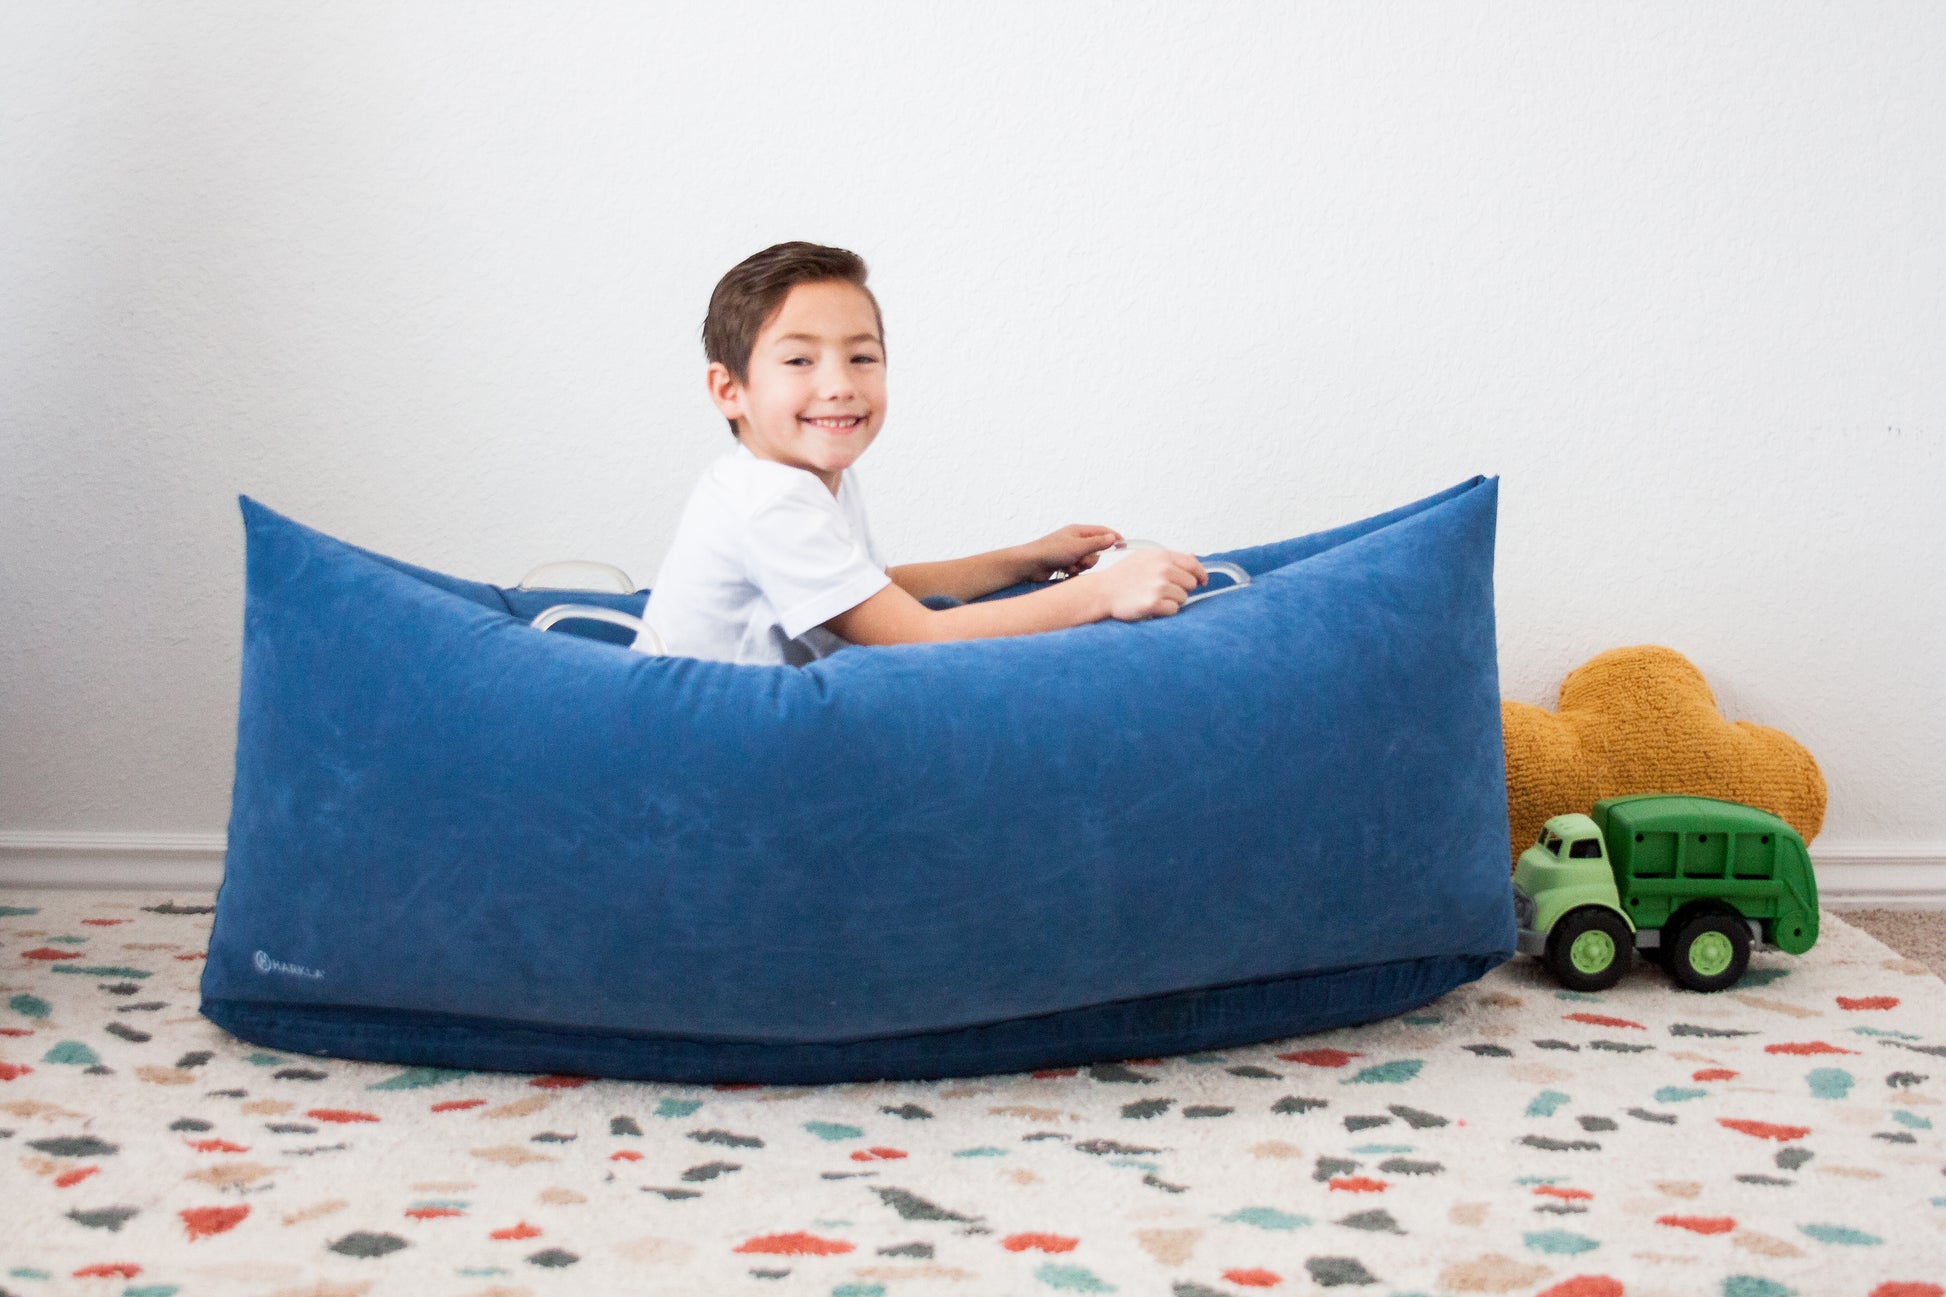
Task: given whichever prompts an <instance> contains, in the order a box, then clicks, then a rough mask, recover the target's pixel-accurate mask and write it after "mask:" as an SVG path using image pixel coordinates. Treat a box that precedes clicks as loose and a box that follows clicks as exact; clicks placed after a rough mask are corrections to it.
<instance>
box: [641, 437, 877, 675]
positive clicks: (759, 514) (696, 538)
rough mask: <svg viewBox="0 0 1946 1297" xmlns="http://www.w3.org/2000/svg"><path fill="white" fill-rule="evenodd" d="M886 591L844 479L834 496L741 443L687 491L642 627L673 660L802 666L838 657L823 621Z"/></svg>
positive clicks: (848, 474)
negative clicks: (676, 657) (655, 636)
mask: <svg viewBox="0 0 1946 1297" xmlns="http://www.w3.org/2000/svg"><path fill="white" fill-rule="evenodd" d="M891 582H892V578H891V577H890V576H888V575H886V571H885V561H884V559H882V558H881V557H880V556H879V552H878V547H877V546H876V545H874V544H873V543H872V534H871V529H870V528H869V527H868V526H867V525H866V522H865V502H864V500H863V499H862V498H861V497H860V492H859V486H858V482H857V480H856V479H855V477H854V475H853V474H852V471H851V470H850V469H846V470H845V471H844V473H843V474H842V475H841V476H840V478H839V480H838V494H837V496H836V497H835V498H834V497H833V496H832V494H831V492H830V491H829V490H827V489H825V485H824V483H823V482H821V481H819V480H818V479H817V477H816V476H815V475H813V474H812V473H810V472H809V471H808V470H805V469H801V468H792V467H791V466H790V465H788V464H779V463H776V462H774V461H772V460H768V459H759V458H757V456H755V455H753V454H751V453H750V451H749V449H748V448H747V447H745V446H744V445H742V444H741V443H739V444H738V445H737V448H736V449H735V450H734V451H732V452H731V453H729V454H727V455H725V456H723V457H722V458H720V459H718V460H717V461H716V462H715V463H713V464H711V465H710V466H709V468H708V469H706V470H704V472H703V476H702V480H701V481H699V482H697V483H696V489H695V490H693V491H691V492H690V493H689V502H688V503H687V504H686V505H684V506H683V511H682V519H681V521H679V522H678V523H677V524H676V536H675V539H674V540H673V541H671V542H670V545H669V555H668V557H667V558H665V559H664V560H663V561H662V569H661V571H659V572H657V573H656V577H655V584H654V585H653V586H652V587H650V593H649V602H648V607H647V608H646V609H644V611H643V614H642V619H643V621H645V622H646V623H647V624H648V625H649V626H650V627H652V628H653V629H654V630H655V632H656V633H657V634H659V635H661V636H662V642H663V644H664V645H665V646H666V647H667V648H668V650H669V652H671V653H673V654H677V655H680V656H682V657H694V658H709V659H713V660H715V661H720V662H758V663H782V664H784V665H787V666H802V665H804V664H805V663H807V662H811V661H815V660H816V659H818V658H821V657H827V656H829V655H830V654H832V653H835V652H837V651H838V650H839V649H841V648H843V647H845V645H846V643H847V641H845V640H843V639H841V638H840V637H838V636H837V635H834V634H832V633H831V632H830V631H828V630H825V629H824V626H823V623H824V622H827V621H829V620H830V619H831V618H833V617H836V616H837V615H838V614H839V613H841V612H845V611H846V610H848V609H851V608H855V607H857V606H858V605H859V604H861V603H863V602H865V600H867V599H869V598H871V597H872V596H873V595H875V594H877V593H878V592H879V591H880V590H883V589H884V588H885V587H886V586H888V585H890V584H891ZM633 647H635V648H637V649H642V650H644V651H646V649H647V645H645V644H644V643H643V642H642V637H641V636H639V635H638V636H637V637H636V641H635V644H634V645H633Z"/></svg>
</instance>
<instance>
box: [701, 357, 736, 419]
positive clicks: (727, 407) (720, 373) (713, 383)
mask: <svg viewBox="0 0 1946 1297" xmlns="http://www.w3.org/2000/svg"><path fill="white" fill-rule="evenodd" d="M703 382H704V384H705V385H706V386H707V387H708V389H709V399H710V400H712V401H714V402H715V403H716V408H717V409H718V410H719V411H721V412H722V415H723V417H724V418H726V419H732V420H734V419H740V418H742V417H743V414H744V409H743V388H742V386H741V385H740V384H739V383H738V382H737V381H736V379H735V378H733V377H731V375H730V367H729V366H728V365H725V364H724V363H723V362H722V361H720V360H712V361H711V362H710V364H709V368H708V369H707V370H705V371H704V372H703Z"/></svg>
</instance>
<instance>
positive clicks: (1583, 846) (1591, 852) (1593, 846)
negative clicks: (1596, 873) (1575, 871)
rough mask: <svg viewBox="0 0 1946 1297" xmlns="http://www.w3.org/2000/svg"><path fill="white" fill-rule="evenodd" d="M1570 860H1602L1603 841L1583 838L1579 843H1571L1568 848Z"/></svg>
mask: <svg viewBox="0 0 1946 1297" xmlns="http://www.w3.org/2000/svg"><path fill="white" fill-rule="evenodd" d="M1568 859H1570V860H1599V859H1601V839H1600V838H1583V839H1581V841H1579V842H1575V843H1570V844H1569V846H1568Z"/></svg>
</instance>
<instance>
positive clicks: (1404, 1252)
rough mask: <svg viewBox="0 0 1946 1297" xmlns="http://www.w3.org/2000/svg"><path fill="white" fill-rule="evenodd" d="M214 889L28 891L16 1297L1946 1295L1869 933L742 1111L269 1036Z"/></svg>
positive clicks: (1945, 1038)
mask: <svg viewBox="0 0 1946 1297" xmlns="http://www.w3.org/2000/svg"><path fill="white" fill-rule="evenodd" d="M209 900H210V898H209V897H208V896H182V895H177V896H174V897H169V896H165V895H160V894H157V895H143V894H133V893H99V892H97V893H86V892H39V893H32V894H25V893H14V894H12V895H0V1292H4V1293H6V1294H9V1295H11V1297H29V1295H37V1294H56V1293H59V1294H67V1293H86V1294H116V1295H117V1297H176V1295H177V1294H182V1295H184V1297H192V1295H199V1294H204V1293H212V1294H262V1295H264V1297H272V1295H276V1297H296V1295H297V1294H304V1295H306V1297H322V1295H323V1294H346V1295H350V1294H389V1293H403V1294H412V1295H414V1297H419V1295H425V1297H433V1295H436V1294H447V1293H453V1294H482V1295H484V1294H500V1295H503V1297H511V1295H513V1294H536V1295H540V1294H549V1293H570V1294H574V1295H575V1297H590V1295H598V1294H608V1293H707V1294H719V1293H745V1292H752V1293H792V1294H798V1293H815V1294H818V1295H819V1297H933V1295H935V1294H969V1295H974V1294H977V1295H978V1297H989V1295H992V1294H1014V1293H1020V1294H1042V1293H1048V1294H1054V1293H1115V1292H1119V1293H1129V1294H1135V1293H1142V1294H1149V1293H1157V1294H1169V1295H1170V1297H1208V1295H1209V1294H1248V1293H1262V1292H1270V1293H1309V1292H1316V1291H1321V1290H1324V1289H1333V1290H1342V1291H1344V1292H1353V1293H1361V1294H1390V1295H1392V1297H1400V1295H1402V1294H1408V1293H1416V1294H1426V1295H1428V1297H1430V1295H1431V1294H1443V1293H1513V1294H1548V1295H1549V1297H1615V1295H1616V1294H1621V1293H1627V1294H1630V1295H1631V1297H1649V1295H1650V1294H1669V1295H1671V1297H1677V1295H1681V1297H1695V1295H1697V1294H1708V1295H1709V1297H1786V1295H1787V1294H1801V1295H1802V1297H1825V1295H1826V1294H1857V1295H1858V1297H1942V1293H1943V1292H1946V1290H1943V1289H1942V1287H1941V1285H1942V1283H1946V1106H1943V1105H1942V1100H1946V983H1942V982H1941V981H1940V980H1939V979H1938V978H1936V977H1934V976H1932V975H1931V974H1930V973H1929V972H1928V971H1927V970H1926V969H1925V967H1924V966H1923V965H1921V964H1919V963H1917V962H1915V961H1911V960H1907V959H1903V958H1901V957H1900V956H1898V955H1896V954H1895V953H1893V952H1892V951H1890V950H1888V949H1887V948H1886V947H1884V946H1882V945H1880V944H1878V943H1877V942H1876V941H1874V940H1872V939H1871V938H1870V937H1867V936H1866V935H1864V934H1863V933H1861V932H1859V931H1858V930H1856V929H1854V928H1851V927H1849V926H1847V925H1846V924H1845V923H1843V922H1842V921H1841V920H1840V919H1838V918H1836V917H1834V916H1832V915H1829V914H1827V915H1826V916H1825V919H1824V936H1823V939H1822V940H1821V941H1820V942H1819V944H1818V946H1817V947H1816V949H1814V950H1813V951H1812V952H1811V953H1810V954H1808V955H1805V956H1803V957H1801V958H1796V959H1793V958H1791V957H1789V956H1785V955H1777V954H1770V955H1764V954H1759V955H1757V956H1756V957H1755V958H1754V961H1753V965H1752V969H1751V972H1750V975H1749V976H1748V977H1747V978H1746V979H1745V981H1744V983H1743V984H1742V985H1741V986H1739V987H1738V988H1736V989H1734V990H1733V991H1730V992H1726V993H1723V994H1720V995H1714V996H1702V995H1695V994H1691V993H1687V992H1680V991H1677V990H1676V989H1674V988H1673V986H1672V985H1671V984H1670V983H1669V982H1668V981H1667V979H1666V978H1665V977H1664V976H1663V975H1662V974H1661V973H1660V972H1659V971H1658V970H1656V969H1654V968H1653V967H1650V966H1648V965H1640V966H1638V967H1637V969H1636V971H1635V972H1634V973H1633V974H1631V975H1630V976H1629V977H1628V978H1627V979H1625V980H1624V981H1623V982H1622V984H1621V985H1619V986H1618V987H1616V988H1615V989H1614V990H1612V991H1609V992H1607V993H1605V994H1602V995H1599V996H1586V995H1576V994H1571V993H1568V992H1563V991H1561V990H1559V989H1558V988H1556V987H1555V986H1553V985H1552V984H1551V983H1549V982H1548V981H1546V980H1545V979H1544V977H1543V975H1542V974H1541V973H1540V971H1539V969H1538V967H1537V966H1536V965H1535V964H1534V963H1533V961H1531V960H1526V959H1517V960H1516V961H1514V962H1513V963H1511V964H1509V965H1507V966H1505V967H1503V968H1501V969H1498V970H1496V971H1495V972H1494V973H1492V974H1490V975H1489V976H1488V977H1486V978H1485V979H1484V980H1482V981H1481V982H1478V983H1475V984H1473V985H1471V986H1466V987H1462V988H1461V989H1459V990H1458V991H1455V992H1453V993H1452V994H1450V995H1448V996H1446V997H1444V998H1443V999H1441V1000H1439V1001H1437V1002H1435V1003H1434V1004H1432V1005H1429V1006H1427V1007H1426V1008H1425V1009H1424V1010H1422V1011H1419V1012H1416V1013H1411V1014H1407V1015H1404V1016H1402V1017H1399V1018H1394V1019H1391V1020H1388V1021H1386V1022H1382V1023H1375V1024H1372V1025H1369V1026H1365V1027H1359V1028H1350V1029H1346V1030H1340V1031H1333V1032H1327V1033H1323V1034H1320V1035H1316V1036H1308V1037H1303V1038H1299V1039H1292V1040H1282V1041H1272V1042H1268V1043H1265V1044H1262V1045H1257V1046H1253V1047H1249V1048H1242V1049H1228V1050H1224V1051H1222V1052H1220V1053H1212V1054H1198V1055H1191V1056H1188V1057H1178V1058H1167V1059H1135V1060H1126V1061H1124V1062H1121V1063H1111V1064H1106V1065H1103V1066H1098V1067H1093V1068H1084V1069H1079V1070H1075V1071H1067V1072H1060V1073H1054V1074H1036V1075H1025V1074H1015V1075H1009V1076H997V1077H985V1078H976V1079H969V1080H957V1081H933V1082H906V1083H896V1084H863V1085H843V1086H830V1087H820V1088H780V1087H768V1088H766V1087H720V1088H719V1087H710V1086H694V1085H649V1084H640V1083H632V1082H613V1081H599V1080H591V1081H584V1080H582V1079H580V1078H571V1077H570V1078H562V1077H538V1078H537V1077H528V1076H515V1075H501V1074H492V1073H478V1072H476V1073H456V1072H435V1071H429V1070H424V1069H407V1068H401V1067H387V1066H381V1065H375V1064H364V1063H346V1062H339V1061H336V1060H331V1059H319V1058H308V1057H302V1056H288V1055H281V1054H274V1053H271V1052H268V1051H261V1050H258V1049H257V1048H255V1047H253V1046H251V1045H247V1044H245V1043H243V1042H241V1041H239V1040H236V1039H234V1038H232V1037H230V1036H227V1035H225V1034H224V1033H223V1032H222V1031H220V1030H219V1029H218V1028H216V1027H215V1026H213V1025H211V1024H210V1023H208V1022H206V1021H205V1020H203V1019H202V1018H201V1017H200V1016H198V1015H197V1013H196V1002H197V989H196V979H197V977H198V975H199V973H200V970H201V953H202V951H203V948H204V941H205V938H206V936H207V933H208V930H209V922H210V920H209V915H208V913H206V912H196V911H197V907H205V906H207V905H208V903H209ZM185 911H191V912H185Z"/></svg>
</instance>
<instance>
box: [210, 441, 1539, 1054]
mask: <svg viewBox="0 0 1946 1297" xmlns="http://www.w3.org/2000/svg"><path fill="white" fill-rule="evenodd" d="M1497 485H1498V482H1497V479H1489V478H1475V479H1474V480H1473V481H1470V482H1466V483H1462V484H1460V485H1458V486H1455V487H1452V488H1450V489H1448V490H1446V491H1443V492H1440V493H1439V494H1437V495H1434V496H1430V497H1428V498H1427V499H1424V500H1420V501H1418V502H1416V503H1414V504H1410V505H1406V506H1405V507H1403V508H1399V509H1395V510H1393V511H1391V512H1389V513H1385V514H1381V515H1378V516H1376V517H1373V518H1368V519H1366V520H1364V521H1362V522H1358V523H1354V524H1351V525H1349V526H1345V527H1340V528H1338V529H1336V530H1333V531H1328V532H1323V533H1319V534H1317V535H1312V536H1305V537H1300V538H1297V539H1293V540H1286V541H1282V542H1279V543H1276V544H1270V545H1263V546H1259V547H1256V548H1251V549H1243V550H1237V551H1232V552H1229V553H1225V554H1218V555H1210V556H1208V557H1209V558H1211V559H1219V558H1220V559H1225V560H1228V561H1231V562H1234V563H1236V564H1238V565H1240V566H1241V567H1243V568H1244V569H1245V570H1246V571H1247V572H1249V573H1250V574H1251V576H1252V577H1253V581H1252V583H1251V584H1250V585H1248V586H1247V587H1245V588H1243V589H1241V590H1238V591H1235V592H1233V593H1230V594H1227V595H1225V596H1224V597H1222V598H1216V599H1210V600H1207V601H1204V602H1199V603H1198V604H1196V605H1194V606H1192V607H1189V608H1185V609H1184V610H1183V611H1182V612H1181V613H1179V614H1178V615H1177V616H1175V617H1170V618H1160V619H1156V620H1152V621H1146V622H1140V623H1121V622H1114V621H1108V622H1100V623H1096V624H1093V625H1087V626H1079V627H1075V628H1073V629H1069V630H1063V631H1056V632H1051V633H1047V634H1040V635H1030V636H1022V637H1015V638H1007V639H988V640H975V641H968V642H963V643H949V644H933V645H900V646H896V647H882V648H863V647H853V648H847V649H844V650H842V651H840V652H838V653H836V654H834V655H832V656H831V657H828V658H825V659H823V660H821V661H818V662H816V663H814V664H812V665H810V666H807V667H801V668H799V667H784V666H779V667H770V666H739V665H733V664H728V663H719V662H703V661H696V660H691V659H686V658H670V657H651V656H648V655H645V654H640V653H635V652H633V651H631V650H629V649H628V648H627V647H625V646H624V645H623V644H620V643H617V642H615V640H616V639H617V638H621V639H626V638H627V637H628V632H627V631H625V630H622V629H620V628H618V627H614V626H609V625H604V624H601V623H580V624H578V627H579V629H580V630H581V631H583V632H585V633H562V630H555V631H551V632H547V631H541V630H536V629H535V628H533V627H532V626H530V625H529V624H528V621H529V619H530V618H532V617H533V616H534V615H535V614H536V613H537V612H539V611H540V610H541V609H542V608H544V607H546V606H548V605H551V604H558V603H561V602H565V601H569V598H570V596H569V595H567V594H565V593H564V592H562V591H558V590H550V591H525V590H518V589H503V588H501V587H498V586H493V585H487V584H482V583H478V582H472V581H465V580H460V579H457V578H454V577H450V576H445V575H442V574H440V573H437V572H433V571H429V570H427V569H424V568H419V567H414V566H412V565H410V564H407V563H402V562H399V561H396V560H394V559H390V558H386V557H385V556H383V555H380V554H375V553H372V552H370V551H367V550H363V549H359V548H357V547H355V546H352V545H348V544H345V543H343V542H341V541H338V540H334V539H332V538H331V537H329V536H326V535H324V534H322V533H320V532H317V531H314V530H312V529H310V528H307V527H304V526H302V525H300V524H298V523H296V522H294V521H292V520H290V519H289V518H286V517H283V516H282V515H280V514H278V513H276V512H274V511H272V510H271V509H268V508H266V507H264V506H263V505H261V504H259V503H257V502H256V501H254V500H251V499H249V498H248V497H240V503H241V506H242V510H243V517H244V523H245V530H246V537H247V594H246V598H245V605H244V629H243V659H242V682H241V698H240V705H239V711H238V717H237V749H236V783H235V790H234V796H233V800H232V807H231V815H230V823H229V845H228V854H227V858H226V861H225V867H224V874H223V881H222V886H221V889H220V891H219V892H218V895H217V901H216V914H215V921H214V929H213V931H212V934H211V941H210V946H209V958H208V963H207V965H206V967H205V970H204V973H203V980H202V1012H203V1013H204V1014H205V1015H206V1016H207V1017H209V1018H210V1019H211V1020H212V1021H214V1022H216V1023H217V1024H218V1025H220V1026H222V1027H223V1028H225V1029H226V1030H228V1031H229V1032H231V1033H233V1034H234V1035H236V1036H239V1037H241V1038H243V1039H244V1040H247V1041H252V1042H255V1043H258V1044H261V1045H265V1046H270V1047H273V1048H277V1049H283V1050H290V1051H301V1052H305V1053H311V1054H323V1055H332V1056H336V1057H341V1058H351V1059H369V1060H378V1061H385V1062H392V1063H400V1064H417V1065H429V1066H437V1067H445V1068H460V1069H494V1070H507V1071H518V1072H534V1073H546V1072H552V1073H574V1074H580V1075H594V1076H608V1077H618V1078H634V1079H642V1080H664V1081H676V1082H771V1083H795V1084H804V1083H819V1082H829V1081H843V1080H863V1079H874V1078H899V1079H926V1078H937V1077H946V1076H965V1075H976V1074H983V1073H995V1072H1012V1071H1025V1070H1030V1069H1038V1068H1046V1067H1056V1066H1063V1065H1074V1064H1082V1063H1088V1062H1095V1061H1102V1060H1112V1059H1128V1058H1146V1057H1154V1056H1159V1055H1165V1054H1175V1053H1183V1052H1189V1051H1196V1050H1206V1049H1214V1048H1219V1047H1222V1046H1230V1045H1238V1044H1244V1043H1249V1042H1255V1041H1261V1040H1267V1039H1276V1038H1282V1037H1287V1036H1294V1035H1300V1034H1303V1033H1306V1032H1313V1031H1319V1030H1322V1029H1325V1028H1329V1027H1336V1026H1341V1025H1345V1024H1350V1023H1357V1022H1363V1021H1368V1020H1370V1019H1374V1018H1379V1017H1384V1016H1387V1015H1390V1014H1395V1013H1399V1012H1401V1011H1404V1010H1407V1009H1411V1008H1414V1007H1416V1006H1419V1005H1422V1004H1424V1003H1426V1002H1427V1001H1430V1000H1432V999H1434V998H1436V997H1438V996H1439V995H1441V994H1443V993H1445V992H1446V991H1448V990H1450V989H1451V988H1453V987H1455V986H1457V985H1460V984H1462V983H1465V982H1467V981H1470V980H1472V979H1474V978H1477V977H1479V976H1480V975H1481V974H1483V973H1485V972H1486V971H1487V970H1489V969H1491V968H1492V967H1494V966H1495V965H1496V964H1499V963H1500V962H1502V961H1503V960H1505V959H1507V958H1508V957H1509V956H1510V955H1511V954H1512V953H1513V949H1514V933H1515V927H1514V919H1513V908H1512V897H1511V891H1510V884H1509V880H1508V872H1507V860H1508V841H1507V803H1506V783H1505V777H1504V767H1503V762H1502V748H1501V730H1500V698H1499V683H1498V678H1497V669H1496V662H1495V654H1494V621H1493V541H1494V524H1495V501H1496V492H1497ZM1024 588H1026V587H1020V588H1017V589H1016V590H1012V591H1003V592H1001V594H1000V595H999V596H990V597H1004V596H1006V595H1009V594H1013V593H1018V590H1019V589H1024ZM646 598H647V592H646V591H637V592H635V593H634V594H609V595H605V596H604V595H602V594H599V593H596V592H592V591H575V592H572V594H571V599H572V601H574V602H582V603H602V604H605V605H607V606H610V607H615V608H620V609H623V610H626V611H633V612H640V610H641V607H642V604H643V603H644V601H645V600H646Z"/></svg>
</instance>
